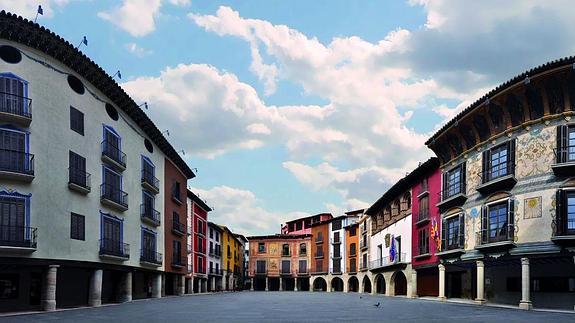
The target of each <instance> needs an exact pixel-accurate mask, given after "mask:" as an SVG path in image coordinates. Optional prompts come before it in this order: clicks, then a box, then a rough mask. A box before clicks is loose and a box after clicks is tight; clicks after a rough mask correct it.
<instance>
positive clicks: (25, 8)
mask: <svg viewBox="0 0 575 323" xmlns="http://www.w3.org/2000/svg"><path fill="white" fill-rule="evenodd" d="M69 2H70V0H40V1H38V0H0V8H2V9H4V10H6V11H9V12H11V13H15V14H17V15H19V16H22V17H24V18H27V19H29V20H32V21H33V20H34V17H36V12H37V10H38V5H41V6H42V9H43V11H44V15H41V16H38V17H39V18H38V19H42V18H51V17H53V16H54V10H57V9H60V8H63V7H64V6H65V5H67V4H68V3H69ZM38 22H39V23H40V22H41V21H38Z"/></svg>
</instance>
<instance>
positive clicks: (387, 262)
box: [369, 253, 406, 269]
mask: <svg viewBox="0 0 575 323" xmlns="http://www.w3.org/2000/svg"><path fill="white" fill-rule="evenodd" d="M405 261H406V256H405V253H398V254H396V255H395V258H394V259H391V258H390V257H389V256H388V257H383V258H379V259H376V260H372V261H370V262H369V269H377V268H381V267H387V266H391V265H395V264H399V263H403V262H405Z"/></svg>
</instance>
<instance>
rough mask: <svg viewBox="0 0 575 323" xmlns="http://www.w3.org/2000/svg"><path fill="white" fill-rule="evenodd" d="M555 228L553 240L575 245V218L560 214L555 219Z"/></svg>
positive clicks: (558, 242)
mask: <svg viewBox="0 0 575 323" xmlns="http://www.w3.org/2000/svg"><path fill="white" fill-rule="evenodd" d="M555 221H556V223H555V230H554V232H553V237H551V240H552V241H553V242H555V243H557V244H565V245H569V246H572V245H575V219H569V218H567V217H566V216H565V214H560V215H559V216H558V217H557V219H556V220H555Z"/></svg>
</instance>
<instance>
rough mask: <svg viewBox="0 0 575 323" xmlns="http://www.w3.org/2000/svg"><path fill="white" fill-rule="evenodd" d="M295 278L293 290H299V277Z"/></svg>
mask: <svg viewBox="0 0 575 323" xmlns="http://www.w3.org/2000/svg"><path fill="white" fill-rule="evenodd" d="M294 279H295V285H294V288H293V291H294V292H297V290H298V288H297V283H298V279H297V277H296V278H294Z"/></svg>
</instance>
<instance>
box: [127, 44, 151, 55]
mask: <svg viewBox="0 0 575 323" xmlns="http://www.w3.org/2000/svg"><path fill="white" fill-rule="evenodd" d="M124 47H125V48H126V50H127V51H129V52H130V53H132V54H134V55H136V56H138V57H144V56H148V55H150V54H152V50H149V49H145V48H142V47H140V46H139V45H138V44H136V43H127V44H126V45H124Z"/></svg>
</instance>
